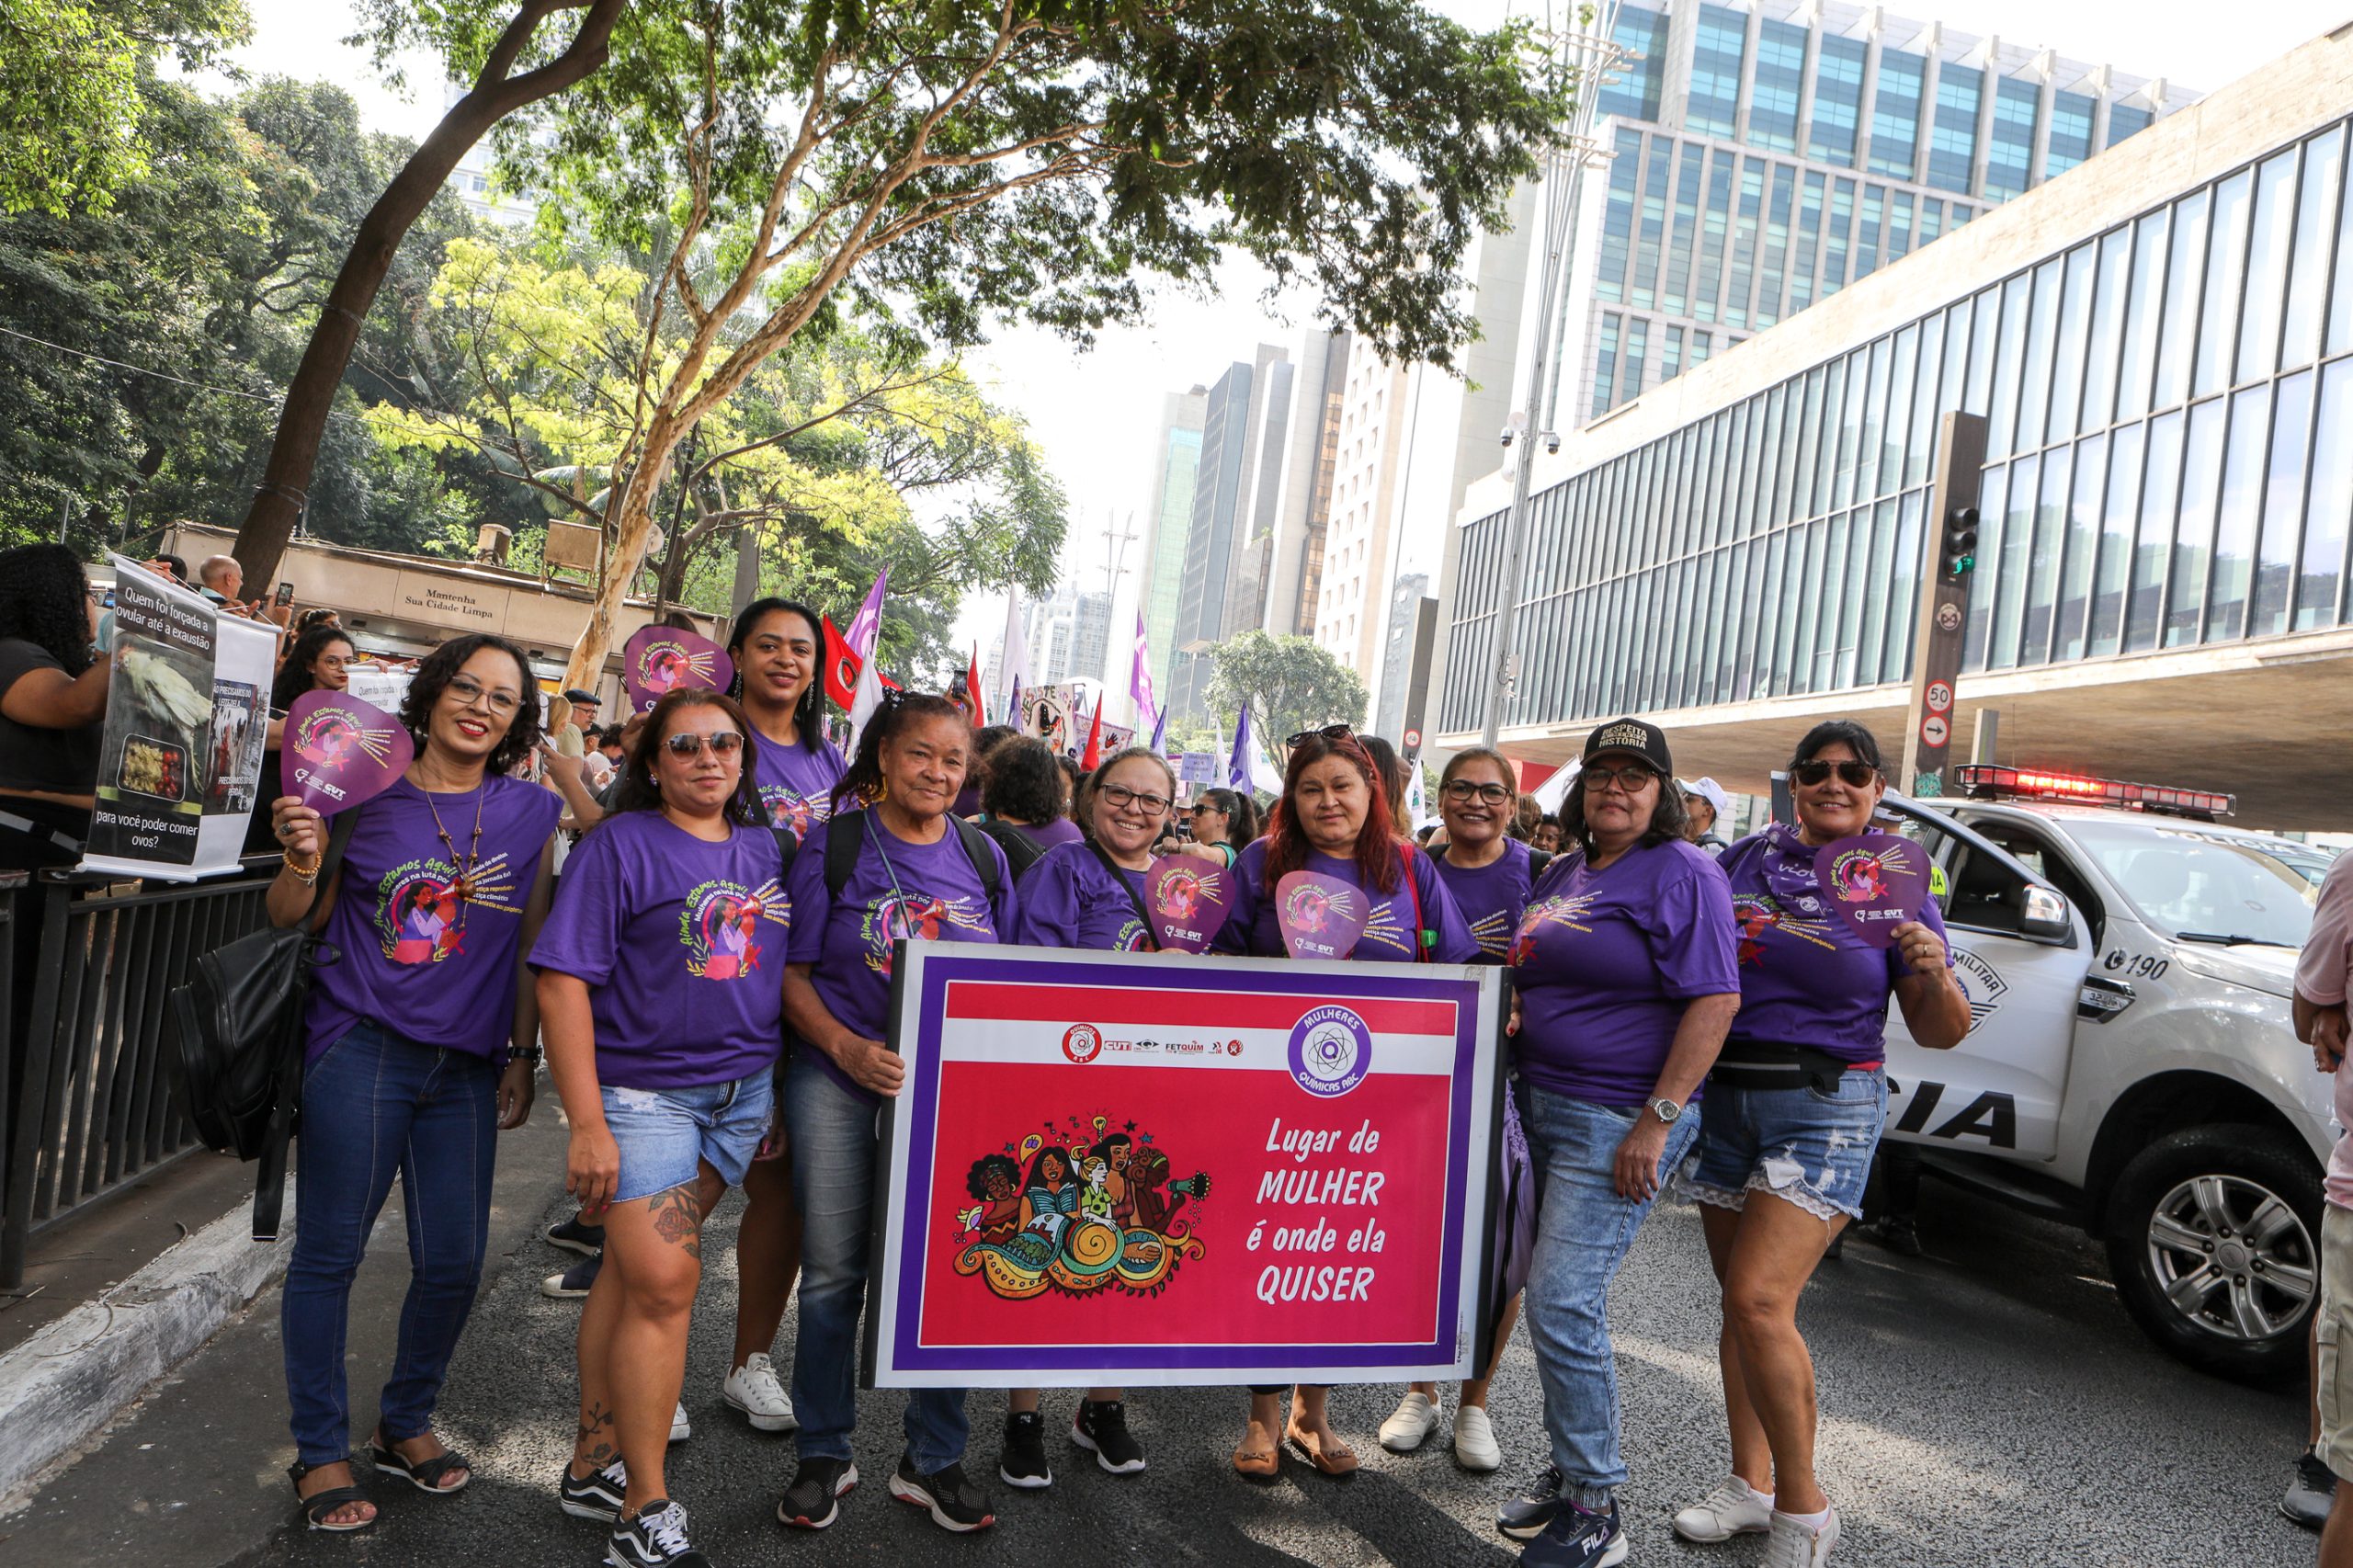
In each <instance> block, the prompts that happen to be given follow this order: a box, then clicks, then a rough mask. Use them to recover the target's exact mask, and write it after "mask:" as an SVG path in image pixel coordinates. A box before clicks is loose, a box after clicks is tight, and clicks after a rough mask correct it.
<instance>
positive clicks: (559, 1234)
mask: <svg viewBox="0 0 2353 1568" xmlns="http://www.w3.org/2000/svg"><path fill="white" fill-rule="evenodd" d="M540 1234H542V1235H544V1236H546V1237H547V1239H548V1244H549V1245H550V1246H559V1247H562V1248H563V1249H564V1250H565V1251H567V1252H576V1253H580V1254H583V1255H584V1256H591V1257H593V1256H596V1255H597V1254H598V1253H600V1252H602V1251H604V1250H605V1227H604V1226H602V1225H584V1224H582V1223H581V1222H580V1216H579V1215H577V1214H574V1216H573V1217H572V1218H571V1219H569V1220H566V1221H564V1222H563V1224H561V1225H550V1226H549V1227H548V1228H547V1229H546V1230H545V1231H543V1232H541V1233H540Z"/></svg>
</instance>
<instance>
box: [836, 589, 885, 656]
mask: <svg viewBox="0 0 2353 1568" xmlns="http://www.w3.org/2000/svg"><path fill="white" fill-rule="evenodd" d="M890 583H891V569H890V568H889V567H888V566H885V567H884V568H882V570H881V571H880V572H877V573H876V574H874V586H872V587H870V588H869V589H867V590H866V602H865V603H864V604H862V605H860V606H858V613H857V614H856V615H855V616H852V617H851V618H850V623H849V630H848V631H845V632H844V633H843V634H842V635H843V636H845V637H847V638H848V639H849V646H850V652H852V653H856V654H857V655H858V658H859V659H861V660H865V659H870V658H871V657H872V656H873V654H874V639H875V638H876V637H878V636H880V635H881V631H882V596H883V595H884V594H885V593H887V592H888V591H889V588H890Z"/></svg>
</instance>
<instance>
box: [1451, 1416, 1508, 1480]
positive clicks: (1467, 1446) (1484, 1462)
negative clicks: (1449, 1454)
mask: <svg viewBox="0 0 2353 1568" xmlns="http://www.w3.org/2000/svg"><path fill="white" fill-rule="evenodd" d="M1454 1462H1455V1463H1457V1464H1459V1465H1461V1467H1462V1468H1463V1469H1465V1470H1477V1471H1489V1470H1495V1469H1499V1468H1501V1466H1502V1464H1503V1462H1504V1450H1503V1446H1502V1445H1501V1444H1499V1443H1497V1442H1496V1441H1495V1426H1494V1425H1493V1423H1491V1422H1489V1421H1488V1419H1487V1413H1486V1412H1485V1411H1483V1410H1482V1409H1480V1408H1479V1407H1478V1406H1477V1405H1475V1404H1466V1405H1462V1406H1461V1407H1459V1408H1458V1409H1457V1410H1456V1411H1455V1413H1454Z"/></svg>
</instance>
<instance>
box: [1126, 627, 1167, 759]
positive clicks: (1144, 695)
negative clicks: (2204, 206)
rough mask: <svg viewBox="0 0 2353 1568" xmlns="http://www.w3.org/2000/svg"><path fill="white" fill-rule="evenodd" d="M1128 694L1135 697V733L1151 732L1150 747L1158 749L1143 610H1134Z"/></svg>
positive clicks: (1157, 719)
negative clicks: (1134, 649) (1132, 661)
mask: <svg viewBox="0 0 2353 1568" xmlns="http://www.w3.org/2000/svg"><path fill="white" fill-rule="evenodd" d="M1128 695H1129V696H1130V697H1132V698H1134V699H1136V733H1138V734H1142V733H1144V732H1145V731H1146V730H1149V731H1151V732H1152V735H1153V742H1152V749H1153V750H1154V751H1158V750H1159V749H1160V721H1161V717H1162V715H1161V713H1160V710H1159V707H1158V705H1157V704H1156V703H1154V701H1153V699H1152V652H1151V650H1150V649H1149V648H1148V647H1147V646H1146V645H1145V642H1144V633H1143V611H1142V610H1138V611H1136V652H1135V664H1134V665H1133V666H1132V669H1131V673H1130V674H1129V676H1128Z"/></svg>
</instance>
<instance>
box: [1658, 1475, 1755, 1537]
mask: <svg viewBox="0 0 2353 1568" xmlns="http://www.w3.org/2000/svg"><path fill="white" fill-rule="evenodd" d="M1772 1522H1773V1499H1772V1498H1770V1497H1768V1496H1767V1495H1765V1494H1763V1493H1761V1492H1758V1491H1757V1490H1756V1488H1755V1487H1753V1486H1751V1485H1749V1484H1748V1483H1746V1482H1745V1481H1743V1480H1742V1479H1741V1478H1740V1477H1738V1476H1736V1475H1727V1476H1725V1477H1724V1478H1723V1479H1722V1481H1719V1482H1717V1483H1716V1489H1715V1490H1714V1491H1712V1492H1711V1493H1709V1494H1707V1495H1706V1496H1705V1497H1702V1498H1700V1499H1699V1501H1698V1502H1697V1503H1694V1504H1692V1505H1691V1506H1689V1507H1688V1508H1686V1509H1684V1510H1683V1512H1681V1513H1679V1514H1677V1515H1676V1516H1675V1533H1676V1534H1677V1535H1679V1536H1681V1537H1682V1538H1683V1539H1684V1540H1703V1541H1704V1540H1731V1539H1732V1538H1733V1537H1734V1536H1736V1535H1757V1534H1760V1533H1762V1532H1763V1531H1765V1530H1766V1529H1768V1528H1771V1526H1772Z"/></svg>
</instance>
